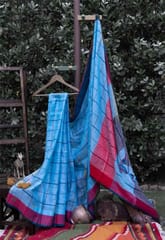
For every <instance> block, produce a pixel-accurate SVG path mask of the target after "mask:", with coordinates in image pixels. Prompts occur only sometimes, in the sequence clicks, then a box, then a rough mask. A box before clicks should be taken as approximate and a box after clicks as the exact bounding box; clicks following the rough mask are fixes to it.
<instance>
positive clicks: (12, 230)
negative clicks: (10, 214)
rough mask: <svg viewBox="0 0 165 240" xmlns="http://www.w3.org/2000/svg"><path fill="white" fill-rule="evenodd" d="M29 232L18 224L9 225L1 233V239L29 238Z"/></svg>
mask: <svg viewBox="0 0 165 240" xmlns="http://www.w3.org/2000/svg"><path fill="white" fill-rule="evenodd" d="M28 237H29V232H28V230H27V229H26V228H23V227H20V226H18V225H14V226H9V227H7V228H6V229H5V230H2V231H1V233H0V240H27V239H28Z"/></svg>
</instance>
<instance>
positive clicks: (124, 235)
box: [70, 222, 163, 240]
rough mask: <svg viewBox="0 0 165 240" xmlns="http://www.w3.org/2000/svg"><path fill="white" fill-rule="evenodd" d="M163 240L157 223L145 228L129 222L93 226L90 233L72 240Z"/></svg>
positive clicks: (147, 225) (71, 239)
mask: <svg viewBox="0 0 165 240" xmlns="http://www.w3.org/2000/svg"><path fill="white" fill-rule="evenodd" d="M83 239H85V240H100V239H101V240H116V239H118V240H163V238H162V236H161V235H160V232H159V230H158V227H157V225H156V224H155V223H152V224H146V225H144V226H143V227H142V226H140V225H138V224H136V225H134V224H128V223H127V222H107V223H105V224H95V225H92V226H91V227H90V229H89V231H88V232H86V233H84V234H80V235H79V236H76V237H73V238H70V240H83Z"/></svg>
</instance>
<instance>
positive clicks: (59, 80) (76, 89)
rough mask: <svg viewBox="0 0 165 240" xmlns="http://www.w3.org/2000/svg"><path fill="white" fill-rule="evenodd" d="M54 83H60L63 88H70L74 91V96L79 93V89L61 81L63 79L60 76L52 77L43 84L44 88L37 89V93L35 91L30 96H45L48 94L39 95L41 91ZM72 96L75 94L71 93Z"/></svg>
mask: <svg viewBox="0 0 165 240" xmlns="http://www.w3.org/2000/svg"><path fill="white" fill-rule="evenodd" d="M55 82H60V83H62V84H64V85H65V86H67V87H69V88H71V89H72V90H74V91H76V94H77V93H79V89H78V88H76V87H74V86H73V85H71V84H69V83H67V82H66V81H65V80H64V79H63V77H61V76H60V75H54V76H53V77H52V78H51V79H50V81H49V82H48V83H47V84H45V85H44V86H42V87H41V88H39V89H38V90H37V91H35V92H34V93H33V95H32V96H33V97H34V96H47V95H48V94H39V93H40V92H42V91H43V90H45V89H46V88H47V87H49V86H50V85H52V84H53V83H55ZM72 94H75V93H72Z"/></svg>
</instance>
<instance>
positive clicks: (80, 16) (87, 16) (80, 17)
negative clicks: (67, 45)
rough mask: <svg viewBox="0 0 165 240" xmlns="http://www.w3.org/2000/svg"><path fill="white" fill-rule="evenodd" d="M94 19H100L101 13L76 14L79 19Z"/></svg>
mask: <svg viewBox="0 0 165 240" xmlns="http://www.w3.org/2000/svg"><path fill="white" fill-rule="evenodd" d="M96 19H100V20H102V15H97V14H95V15H78V20H79V21H81V20H85V21H86V20H87V21H94V20H96Z"/></svg>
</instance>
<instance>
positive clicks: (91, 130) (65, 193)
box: [7, 19, 158, 226]
mask: <svg viewBox="0 0 165 240" xmlns="http://www.w3.org/2000/svg"><path fill="white" fill-rule="evenodd" d="M23 181H24V182H30V184H31V185H30V186H29V187H28V188H26V189H20V188H18V187H17V184H16V185H14V186H13V187H12V188H11V189H10V191H9V194H8V196H7V203H8V204H9V205H11V206H13V207H15V208H17V209H18V210H19V211H20V212H21V213H22V214H23V215H24V216H25V217H26V218H28V219H29V220H30V221H32V222H33V223H34V224H38V225H41V226H63V225H64V224H65V221H66V219H68V220H69V219H70V216H71V213H72V211H73V209H74V208H75V207H76V206H78V205H79V204H83V205H84V206H85V207H86V208H88V209H89V211H91V212H92V206H93V205H92V204H93V201H94V199H95V197H96V194H97V192H98V190H99V185H100V184H101V185H103V186H104V187H106V188H107V189H109V190H110V191H112V192H114V193H115V194H117V195H118V196H119V197H120V198H121V199H123V200H125V201H126V202H128V203H130V204H132V205H133V206H135V207H136V208H138V209H140V210H142V211H144V212H145V213H147V214H149V215H150V216H152V217H153V218H154V219H155V220H158V214H157V211H156V210H155V209H154V208H153V206H152V204H151V203H150V201H149V200H148V199H147V198H146V197H145V195H144V194H143V192H142V191H141V189H140V187H139V185H138V182H137V180H136V177H135V174H134V172H133V169H132V167H131V164H130V161H129V157H128V154H127V149H126V145H125V139H124V136H123V132H122V129H121V125H120V121H119V117H118V112H117V107H116V102H115V98H114V93H113V88H112V82H111V79H110V72H109V66H108V62H107V58H106V54H105V47H104V42H103V37H102V31H101V24H100V21H99V20H98V19H97V20H96V21H95V25H94V39H93V47H92V51H91V54H90V56H89V59H88V64H87V66H86V70H85V74H84V79H83V83H82V87H81V90H80V93H79V95H78V98H77V101H76V108H75V114H74V118H73V120H72V121H70V120H69V107H68V94H67V93H61V94H50V95H49V101H48V117H47V133H46V146H45V156H44V161H43V164H42V165H41V167H40V168H39V169H37V170H36V171H35V172H33V173H32V174H30V175H28V176H26V177H25V178H24V179H23Z"/></svg>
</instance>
